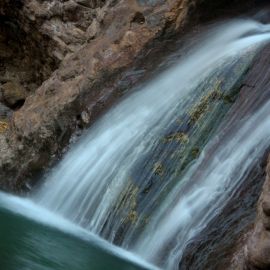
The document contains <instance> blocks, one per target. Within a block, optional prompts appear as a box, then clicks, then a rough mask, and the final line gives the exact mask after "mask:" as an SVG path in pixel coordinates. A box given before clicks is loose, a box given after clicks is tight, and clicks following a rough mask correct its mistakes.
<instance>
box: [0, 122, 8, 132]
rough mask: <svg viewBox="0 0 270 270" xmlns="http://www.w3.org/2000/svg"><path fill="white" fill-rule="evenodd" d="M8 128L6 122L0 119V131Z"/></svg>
mask: <svg viewBox="0 0 270 270" xmlns="http://www.w3.org/2000/svg"><path fill="white" fill-rule="evenodd" d="M7 129H8V123H7V122H4V121H0V133H2V132H5V131H6V130H7Z"/></svg>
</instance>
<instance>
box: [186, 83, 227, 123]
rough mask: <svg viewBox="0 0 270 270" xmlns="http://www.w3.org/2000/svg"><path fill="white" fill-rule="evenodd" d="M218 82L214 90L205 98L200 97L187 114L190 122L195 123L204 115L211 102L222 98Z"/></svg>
mask: <svg viewBox="0 0 270 270" xmlns="http://www.w3.org/2000/svg"><path fill="white" fill-rule="evenodd" d="M220 84H221V83H220V82H217V84H216V85H215V87H214V90H212V91H211V92H209V93H208V94H207V95H206V96H204V97H202V98H201V100H200V101H199V102H198V104H196V105H195V106H194V107H193V108H192V109H191V110H190V112H189V115H190V119H191V121H192V122H197V121H198V120H199V119H200V118H201V117H202V115H203V114H204V113H206V112H207V111H208V109H209V104H210V102H211V101H214V100H218V99H220V98H222V97H223V94H222V92H221V90H220Z"/></svg>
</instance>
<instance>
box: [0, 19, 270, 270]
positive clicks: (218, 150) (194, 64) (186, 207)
mask: <svg viewBox="0 0 270 270" xmlns="http://www.w3.org/2000/svg"><path fill="white" fill-rule="evenodd" d="M269 39H270V25H265V24H261V23H259V22H256V21H254V20H233V21H231V22H227V23H223V24H221V25H218V26H217V27H215V28H212V29H211V30H209V31H208V33H207V34H206V35H205V37H204V38H203V37H202V38H201V39H200V42H199V43H198V45H197V46H195V47H194V48H193V49H192V50H191V51H190V52H189V53H188V55H186V56H185V57H183V58H181V59H180V61H179V63H177V64H176V65H174V66H173V67H172V68H170V69H169V70H168V71H166V72H165V73H163V74H161V75H159V76H158V77H156V78H155V79H154V80H153V81H152V82H150V83H148V84H147V85H146V86H144V87H143V89H140V90H138V91H135V92H134V93H132V94H130V95H129V96H128V97H127V98H126V99H124V100H123V101H122V102H120V103H119V104H118V105H117V106H115V107H114V108H113V109H111V110H110V111H109V112H108V113H107V114H106V115H105V116H104V117H103V118H102V119H100V120H99V121H98V122H97V123H96V124H95V125H94V126H93V127H92V128H90V130H88V131H87V132H86V133H85V134H84V135H83V137H82V138H81V140H80V142H79V143H78V144H76V145H74V146H72V149H71V150H70V151H69V153H68V154H67V155H66V156H65V157H64V158H63V160H62V161H61V162H60V164H59V165H58V166H56V167H55V168H54V169H53V170H52V171H51V173H50V174H49V176H47V177H46V179H44V180H43V181H42V182H44V184H43V185H42V186H41V187H40V188H39V189H38V190H37V191H36V192H35V194H33V195H32V198H31V201H30V200H25V199H19V198H16V197H12V196H7V195H5V194H0V217H1V219H3V220H5V222H3V223H1V225H0V235H2V236H1V244H2V245H3V242H2V239H3V238H4V239H6V240H5V241H4V243H5V242H8V243H9V245H8V247H5V244H4V246H1V244H0V261H1V262H2V261H3V265H5V264H7V265H9V267H4V268H5V269H18V268H17V267H16V266H14V267H13V266H12V265H13V264H14V265H18V264H21V267H20V270H21V269H31V270H32V269H33V270H37V269H42V270H43V269H70V270H71V269H72V270H76V269H78V270H81V269H93V270H98V269H103V270H105V269H117V270H121V269H125V270H128V269H154V268H153V266H152V265H150V264H147V263H145V261H148V262H149V263H151V264H153V265H157V266H158V267H161V268H163V269H170V270H172V269H178V264H179V261H180V260H181V256H182V253H183V251H184V249H185V247H186V246H187V244H188V243H189V241H190V240H191V239H192V238H193V237H195V236H196V235H198V234H199V233H200V231H202V230H203V229H204V228H205V227H206V226H207V225H208V224H209V222H210V221H211V220H212V219H213V217H215V215H216V214H217V213H219V212H220V211H221V209H222V207H223V206H224V205H225V204H226V203H227V202H228V201H229V200H230V197H231V195H232V193H233V190H234V189H236V188H237V187H238V186H239V185H241V182H242V181H243V180H244V178H245V175H247V174H248V173H249V170H250V169H251V168H252V166H253V165H254V164H255V163H256V162H257V161H258V160H259V159H260V157H262V155H263V154H264V151H265V149H266V148H267V147H268V146H269V139H270V118H269V117H268V116H269V114H270V100H269V97H268V96H263V95H262V93H250V94H247V95H246V99H245V100H243V101H242V103H241V105H239V104H238V103H237V100H238V99H239V96H240V95H241V81H242V79H243V77H244V75H245V74H246V72H247V70H248V68H249V66H250V65H251V64H252V61H253V59H254V57H255V55H256V52H258V50H259V49H260V48H261V47H262V46H263V45H264V44H265V43H266V42H267V41H268V40H269ZM19 209H20V210H19ZM31 219H33V220H36V221H31ZM37 221H38V222H37ZM14 223H16V224H17V225H16V228H14V229H13V227H12V226H14ZM12 224H13V225H12ZM15 232H16V234H14V233H15ZM99 237H101V238H105V239H106V240H108V242H111V243H112V244H113V243H117V244H118V245H120V246H121V247H122V248H123V250H122V249H121V248H118V247H116V246H114V245H112V244H109V243H108V242H107V241H104V240H101V239H100V238H99ZM71 250H72V252H71ZM124 250H129V252H130V251H131V252H132V253H133V254H136V255H132V254H131V253H129V252H127V251H124ZM137 255H138V257H137ZM69 257H71V258H73V259H72V260H69ZM139 258H143V259H139ZM144 260H145V261H144ZM89 266H90V268H89Z"/></svg>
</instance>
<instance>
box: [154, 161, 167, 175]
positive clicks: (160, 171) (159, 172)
mask: <svg viewBox="0 0 270 270" xmlns="http://www.w3.org/2000/svg"><path fill="white" fill-rule="evenodd" d="M153 172H154V174H156V175H159V176H162V175H163V174H164V167H163V165H162V164H161V163H160V162H156V163H155V164H154V168H153Z"/></svg>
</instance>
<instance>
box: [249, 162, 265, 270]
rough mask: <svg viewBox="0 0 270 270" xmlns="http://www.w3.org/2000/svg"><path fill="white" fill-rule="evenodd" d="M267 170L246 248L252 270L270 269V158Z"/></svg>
mask: <svg viewBox="0 0 270 270" xmlns="http://www.w3.org/2000/svg"><path fill="white" fill-rule="evenodd" d="M266 172H267V177H266V181H265V183H264V186H263V192H262V194H261V197H260V199H259V202H258V208H257V219H256V222H255V226H254V229H253V232H252V234H251V236H250V237H249V239H248V242H247V246H246V249H245V252H246V254H245V255H246V268H247V269H250V270H253V269H254V270H255V269H261V270H266V269H270V256H269V254H270V160H269V161H268V166H267V169H266Z"/></svg>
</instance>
